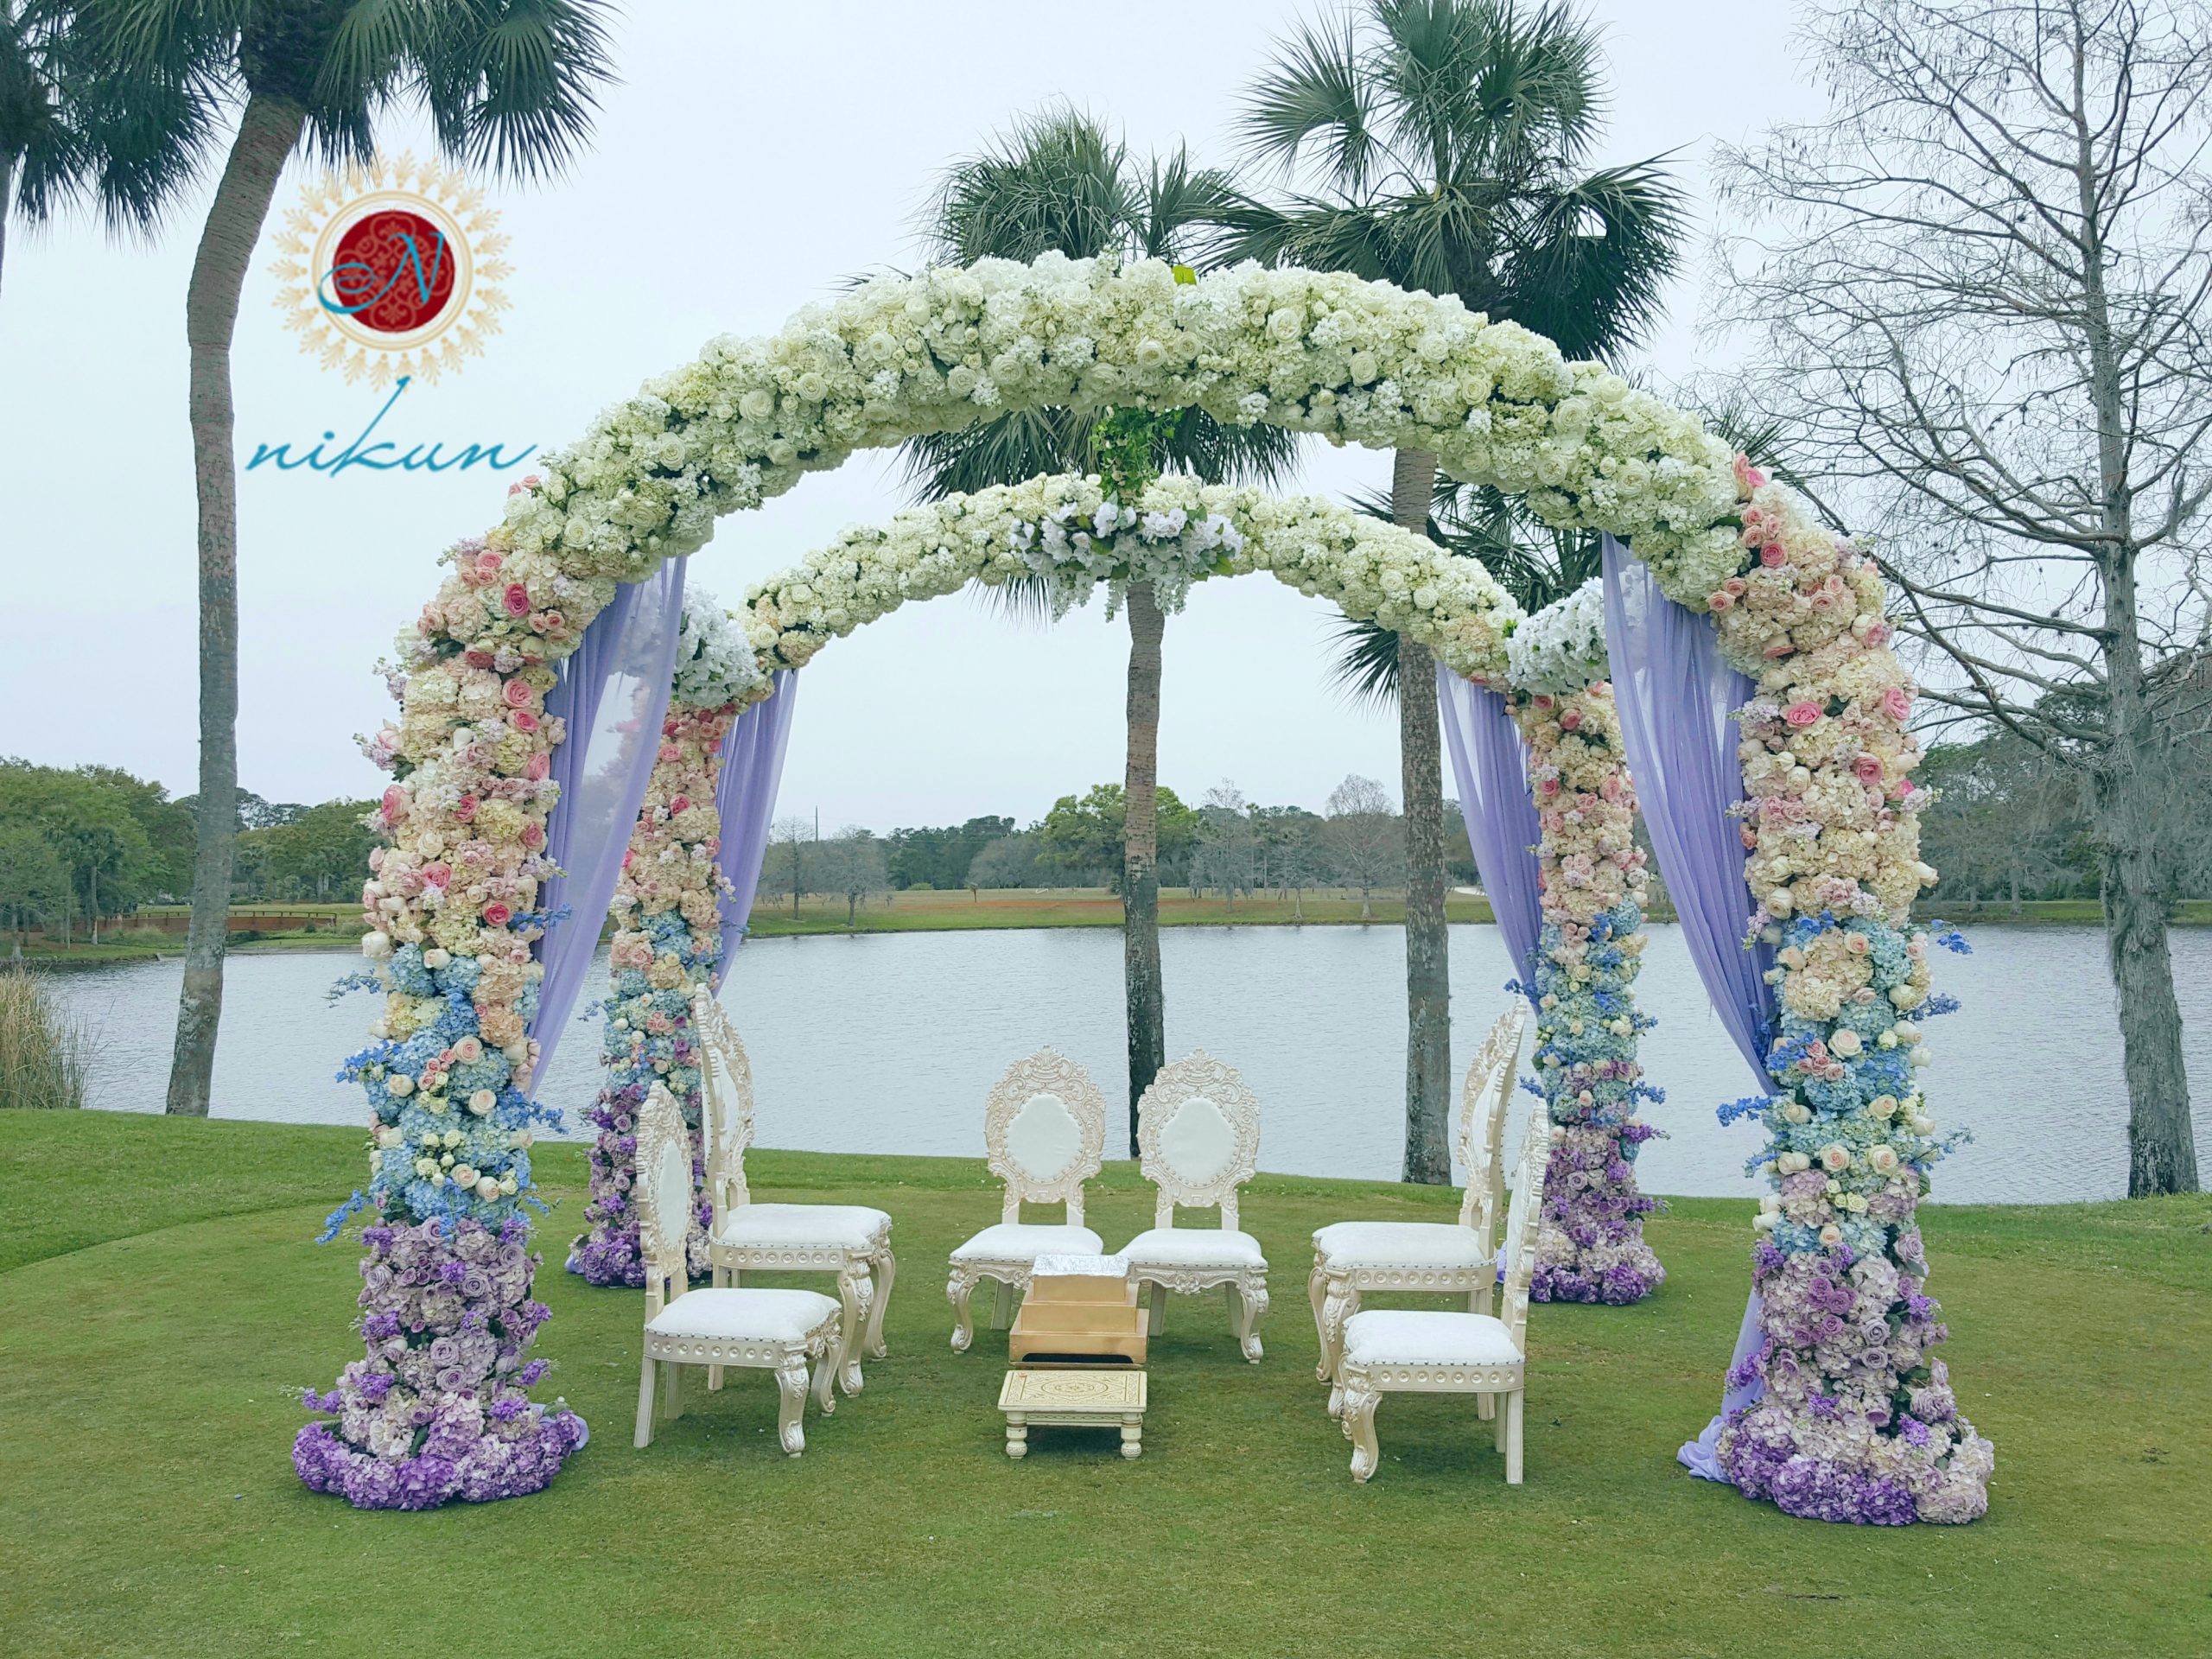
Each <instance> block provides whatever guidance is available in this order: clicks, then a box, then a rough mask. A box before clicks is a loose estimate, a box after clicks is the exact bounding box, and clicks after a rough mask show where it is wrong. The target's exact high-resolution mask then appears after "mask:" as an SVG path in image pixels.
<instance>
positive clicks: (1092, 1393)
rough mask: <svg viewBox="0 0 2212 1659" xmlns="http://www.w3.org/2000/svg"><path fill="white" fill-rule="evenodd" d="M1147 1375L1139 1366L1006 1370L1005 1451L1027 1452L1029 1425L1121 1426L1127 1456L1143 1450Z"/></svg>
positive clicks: (1002, 1393) (1002, 1396) (1002, 1397)
mask: <svg viewBox="0 0 2212 1659" xmlns="http://www.w3.org/2000/svg"><path fill="white" fill-rule="evenodd" d="M1145 1399H1146V1389H1145V1374H1144V1373H1143V1372H1142V1371H1140V1370H1134V1369H1128V1370H1120V1369H1106V1368H1103V1367H1102V1368H1098V1369H1092V1368H1090V1367H1085V1368H1084V1369H1081V1370H1053V1371H1027V1370H1014V1371H1008V1372H1007V1374H1006V1383H1005V1385H1004V1386H1003V1387H1001V1389H999V1409H1000V1410H1001V1411H1002V1412H1004V1413H1005V1414H1006V1454H1007V1456H1008V1457H1009V1458H1019V1457H1022V1456H1025V1455H1027V1452H1028V1451H1029V1428H1030V1425H1032V1424H1033V1423H1042V1424H1044V1425H1046V1426H1047V1427H1056V1428H1118V1429H1120V1430H1121V1431H1122V1456H1123V1457H1125V1458H1134V1457H1139V1456H1141V1455H1142V1454H1143V1452H1144V1444H1143V1435H1144V1408H1145Z"/></svg>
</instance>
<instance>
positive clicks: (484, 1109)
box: [468, 1089, 499, 1117]
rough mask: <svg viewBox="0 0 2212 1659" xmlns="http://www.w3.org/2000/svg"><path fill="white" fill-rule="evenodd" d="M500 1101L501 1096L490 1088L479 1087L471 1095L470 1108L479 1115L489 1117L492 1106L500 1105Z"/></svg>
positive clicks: (469, 1098) (469, 1099)
mask: <svg viewBox="0 0 2212 1659" xmlns="http://www.w3.org/2000/svg"><path fill="white" fill-rule="evenodd" d="M498 1104H499V1096H497V1095H495V1094H493V1092H492V1091H491V1090H489V1089H479V1090H477V1091H476V1092H475V1093H474V1094H473V1095H471V1096H469V1097H468V1109H469V1110H470V1111H472V1112H474V1113H475V1114H476V1116H479V1117H487V1116H490V1115H491V1111H492V1108H493V1107H494V1106H496V1105H498Z"/></svg>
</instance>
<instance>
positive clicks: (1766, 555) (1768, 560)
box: [1759, 542, 1789, 570]
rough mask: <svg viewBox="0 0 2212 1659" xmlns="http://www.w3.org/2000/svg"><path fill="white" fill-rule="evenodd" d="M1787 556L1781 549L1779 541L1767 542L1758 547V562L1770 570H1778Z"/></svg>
mask: <svg viewBox="0 0 2212 1659" xmlns="http://www.w3.org/2000/svg"><path fill="white" fill-rule="evenodd" d="M1788 557H1789V555H1788V554H1787V553H1785V552H1783V550H1782V543H1780V542H1769V543H1767V544H1766V545H1765V546H1764V547H1763V548H1761V549H1759V563H1761V564H1763V565H1764V566H1765V567H1766V568H1767V569H1770V570H1779V569H1781V568H1782V565H1783V561H1784V560H1785V559H1787V558H1788Z"/></svg>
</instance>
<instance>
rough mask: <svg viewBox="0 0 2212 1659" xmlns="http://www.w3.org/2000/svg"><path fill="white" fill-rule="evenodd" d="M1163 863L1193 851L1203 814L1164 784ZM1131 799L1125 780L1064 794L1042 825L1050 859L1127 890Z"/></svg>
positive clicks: (1161, 797) (1161, 792)
mask: <svg viewBox="0 0 2212 1659" xmlns="http://www.w3.org/2000/svg"><path fill="white" fill-rule="evenodd" d="M1158 799H1159V804H1160V866H1161V868H1162V870H1163V872H1164V871H1165V869H1166V866H1167V863H1168V861H1169V859H1170V858H1171V857H1173V856H1175V855H1179V854H1181V853H1185V852H1187V851H1188V850H1189V849H1191V847H1192V845H1193V844H1194V843H1195V842H1197V840H1198V824H1199V818H1198V814H1197V813H1196V812H1194V811H1192V810H1191V809H1190V808H1189V807H1187V806H1185V805H1184V804H1183V803H1182V801H1181V800H1180V799H1179V798H1178V797H1177V795H1176V793H1175V791H1173V790H1172V789H1170V788H1168V787H1167V786H1166V785H1165V784H1163V785H1160V790H1159V794H1158ZM1127 817H1128V801H1127V799H1126V798H1125V797H1124V795H1123V793H1122V785H1119V784H1094V785H1091V786H1090V790H1089V791H1087V792H1085V793H1084V794H1083V795H1081V796H1075V795H1063V796H1061V797H1060V798H1059V799H1058V800H1057V801H1055V802H1053V803H1052V810H1051V811H1050V812H1047V813H1046V815H1045V818H1044V822H1043V823H1040V824H1039V825H1038V834H1039V837H1040V838H1041V840H1042V842H1043V843H1044V849H1045V851H1044V856H1045V858H1046V861H1049V862H1051V863H1052V864H1055V865H1057V866H1058V868H1061V869H1064V870H1073V871H1079V872H1081V873H1083V874H1085V875H1087V876H1089V877H1090V878H1091V879H1092V880H1096V881H1097V882H1099V883H1101V884H1103V885H1104V886H1106V887H1111V888H1113V890H1114V891H1115V892H1116V893H1119V892H1120V891H1121V890H1122V887H1121V884H1122V823H1123V822H1124V820H1125V819H1126V818H1127Z"/></svg>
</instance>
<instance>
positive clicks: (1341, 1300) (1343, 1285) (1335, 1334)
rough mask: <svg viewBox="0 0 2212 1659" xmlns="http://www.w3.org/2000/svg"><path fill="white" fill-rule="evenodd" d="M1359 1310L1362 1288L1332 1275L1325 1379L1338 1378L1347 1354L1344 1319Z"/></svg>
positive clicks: (1326, 1308)
mask: <svg viewBox="0 0 2212 1659" xmlns="http://www.w3.org/2000/svg"><path fill="white" fill-rule="evenodd" d="M1358 1312H1359V1292H1358V1291H1357V1289H1355V1288H1354V1287H1353V1286H1352V1283H1351V1280H1350V1279H1348V1278H1344V1277H1342V1276H1337V1275H1332V1277H1331V1278H1330V1280H1329V1291H1328V1294H1327V1296H1326V1297H1325V1298H1324V1299H1323V1301H1322V1304H1321V1365H1320V1380H1321V1381H1322V1382H1324V1383H1335V1382H1336V1380H1337V1366H1338V1361H1340V1360H1341V1359H1342V1358H1343V1357H1344V1321H1345V1320H1347V1319H1350V1318H1351V1316H1352V1315H1353V1314H1355V1313H1358ZM1331 1409H1332V1410H1333V1409H1334V1408H1333V1407H1332V1408H1331Z"/></svg>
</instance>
